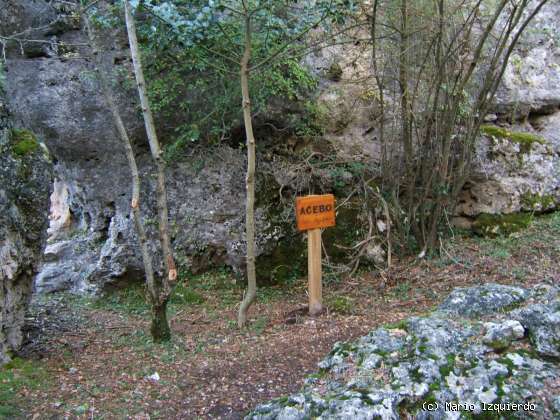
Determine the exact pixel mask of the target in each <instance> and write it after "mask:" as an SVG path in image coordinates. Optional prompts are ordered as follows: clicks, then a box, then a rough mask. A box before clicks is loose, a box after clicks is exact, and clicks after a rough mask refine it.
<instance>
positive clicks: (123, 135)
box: [82, 14, 155, 295]
mask: <svg viewBox="0 0 560 420" xmlns="http://www.w3.org/2000/svg"><path fill="white" fill-rule="evenodd" d="M82 16H83V17H84V23H85V26H86V30H87V34H88V38H89V42H90V44H91V47H92V49H93V53H94V56H95V57H96V60H95V61H96V62H95V66H96V71H97V74H98V75H99V82H100V85H101V90H102V92H103V96H104V98H105V101H106V102H107V105H108V107H109V109H110V110H111V115H112V117H113V123H114V124H115V127H116V128H117V132H118V134H119V138H120V140H121V143H122V145H123V147H124V151H125V155H126V159H127V161H128V166H129V168H130V174H131V176H132V200H131V203H130V208H131V211H132V219H133V221H134V226H135V228H136V234H137V235H138V245H139V246H140V251H141V253H142V262H143V264H144V272H145V275H146V286H147V289H148V291H149V293H150V294H152V295H154V294H155V283H154V269H153V263H152V256H151V254H150V251H149V250H148V239H147V237H146V230H145V229H144V224H143V222H142V216H141V214H140V176H139V173H138V165H137V164H136V158H135V157H134V151H133V149H132V143H131V142H130V138H129V137H128V133H127V132H126V128H125V126H124V123H123V121H122V118H121V114H120V112H119V109H118V108H117V105H116V103H115V99H114V97H113V94H112V92H111V90H110V88H109V81H108V80H107V76H106V74H105V72H104V71H103V69H102V68H101V63H100V62H99V60H98V57H100V51H99V48H98V46H97V43H96V42H95V34H94V33H93V30H92V28H91V24H90V22H89V19H88V17H87V16H86V15H85V14H82Z"/></svg>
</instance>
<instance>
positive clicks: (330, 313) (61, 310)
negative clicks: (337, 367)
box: [0, 213, 560, 419]
mask: <svg viewBox="0 0 560 420" xmlns="http://www.w3.org/2000/svg"><path fill="white" fill-rule="evenodd" d="M559 259H560V213H555V214H551V215H547V216H543V217H540V218H537V219H535V221H534V222H533V224H532V225H531V227H529V228H528V229H527V230H525V231H523V232H519V233H517V234H514V235H512V236H510V237H508V238H504V237H502V238H495V239H485V238H479V237H474V236H471V235H467V234H465V233H462V234H456V235H455V237H454V238H450V239H449V240H447V241H446V242H445V247H444V248H442V250H441V255H440V256H439V257H437V258H429V259H422V260H416V259H413V258H410V259H403V260H399V261H396V262H395V264H394V266H393V267H392V268H391V269H390V270H385V271H382V272H362V273H359V274H357V275H356V276H354V277H353V278H351V279H340V280H338V281H331V282H326V284H325V285H324V301H325V303H326V307H327V310H326V311H325V312H324V314H322V315H321V316H318V317H315V318H311V317H308V316H306V315H305V303H306V294H305V286H306V285H305V280H304V279H298V280H295V281H293V282H292V284H291V285H289V286H284V287H268V288H262V289H261V290H260V291H259V299H258V302H257V304H256V305H254V306H253V308H252V309H251V324H250V326H249V328H247V329H246V330H244V331H239V330H238V329H237V328H236V323H235V317H236V310H237V305H238V302H239V300H240V298H241V295H242V288H241V287H240V286H239V285H238V284H235V279H234V277H233V276H232V275H230V274H229V273H228V272H225V271H218V272H213V273H207V274H205V275H201V276H198V277H196V278H194V279H191V280H190V281H189V284H188V285H186V286H185V285H182V286H181V287H180V288H179V290H178V292H177V293H176V295H175V297H174V299H173V303H172V305H171V308H170V319H171V327H172V331H173V339H172V341H170V342H169V343H166V344H162V345H158V344H153V343H152V342H151V341H150V338H149V335H148V334H147V330H148V327H149V310H148V308H147V307H146V305H145V303H144V301H143V297H142V294H141V289H140V288H132V289H128V290H127V291H123V292H120V293H116V294H114V295H111V296H110V297H108V298H104V299H102V300H98V301H95V300H91V299H86V298H78V297H76V296H70V295H66V294H65V295H61V294H58V295H56V294H55V295H51V296H47V297H41V298H40V299H35V301H34V303H33V305H32V311H31V314H30V315H29V320H28V323H29V325H28V327H27V330H28V331H27V333H28V334H29V337H30V339H29V342H28V343H27V345H26V347H25V348H24V351H23V352H22V354H21V355H20V358H17V359H15V361H14V362H12V363H11V364H10V365H9V366H8V368H7V369H4V370H2V371H0V417H2V416H4V417H7V418H18V417H23V418H33V419H47V418H57V419H58V418H84V419H85V418H88V419H90V418H91V419H104V418H133V419H156V418H161V419H174V418H177V419H195V418H228V419H236V418H242V417H243V415H244V414H245V413H247V412H248V410H250V409H251V408H253V407H255V405H256V404H258V403H261V402H264V401H266V400H269V399H272V398H275V397H279V396H282V395H286V394H289V393H293V392H295V391H297V390H298V389H299V388H300V387H301V386H302V384H303V381H304V380H305V378H306V376H308V375H309V374H312V373H313V372H315V371H316V370H317V363H318V362H319V361H320V360H321V359H322V358H323V357H325V356H326V354H327V353H328V352H329V351H330V349H331V347H332V346H333V344H334V343H335V342H336V341H344V340H352V339H355V338H358V337H360V336H362V335H364V334H366V333H367V332H368V331H370V330H372V329H374V328H375V327H377V326H381V325H383V324H386V323H393V322H397V321H399V320H401V319H403V318H406V317H409V316H411V315H419V314H423V313H426V312H428V311H430V310H432V309H433V308H434V307H435V306H437V304H439V303H440V302H441V301H442V300H443V299H444V298H445V297H446V296H447V294H448V293H449V292H450V291H451V290H452V289H453V288H455V287H460V286H471V285H478V284H483V283H488V282H497V283H503V284H516V285H521V286H525V287H527V286H530V285H531V284H535V283H541V282H547V283H554V284H556V285H558V284H560V265H559V264H558V261H559ZM39 331H41V335H37V333H38V332H39Z"/></svg>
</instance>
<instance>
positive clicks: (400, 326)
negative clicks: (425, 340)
mask: <svg viewBox="0 0 560 420" xmlns="http://www.w3.org/2000/svg"><path fill="white" fill-rule="evenodd" d="M383 328H385V329H387V330H404V331H408V321H407V320H406V319H402V320H400V321H397V322H391V323H389V324H384V325H383Z"/></svg>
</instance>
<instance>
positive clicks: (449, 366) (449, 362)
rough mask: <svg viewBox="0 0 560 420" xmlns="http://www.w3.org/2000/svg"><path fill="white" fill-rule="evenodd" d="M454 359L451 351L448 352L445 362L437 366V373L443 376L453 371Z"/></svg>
mask: <svg viewBox="0 0 560 420" xmlns="http://www.w3.org/2000/svg"><path fill="white" fill-rule="evenodd" d="M455 359H456V356H455V355H454V354H453V353H451V354H448V355H447V357H446V363H445V364H443V365H441V366H440V367H439V373H440V374H441V376H442V377H443V378H445V377H447V376H448V375H449V374H450V373H451V372H453V369H454V368H455Z"/></svg>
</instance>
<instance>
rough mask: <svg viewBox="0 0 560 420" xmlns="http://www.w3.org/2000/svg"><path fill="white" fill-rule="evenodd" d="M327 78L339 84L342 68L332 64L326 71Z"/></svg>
mask: <svg viewBox="0 0 560 420" xmlns="http://www.w3.org/2000/svg"><path fill="white" fill-rule="evenodd" d="M327 78H328V79H329V80H332V81H333V82H340V80H341V79H342V67H340V64H338V63H332V64H331V66H330V67H329V69H328V70H327Z"/></svg>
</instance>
